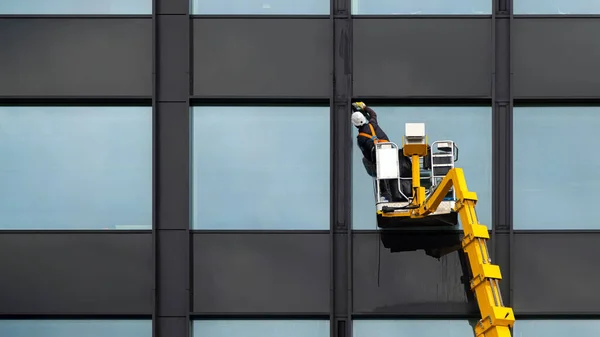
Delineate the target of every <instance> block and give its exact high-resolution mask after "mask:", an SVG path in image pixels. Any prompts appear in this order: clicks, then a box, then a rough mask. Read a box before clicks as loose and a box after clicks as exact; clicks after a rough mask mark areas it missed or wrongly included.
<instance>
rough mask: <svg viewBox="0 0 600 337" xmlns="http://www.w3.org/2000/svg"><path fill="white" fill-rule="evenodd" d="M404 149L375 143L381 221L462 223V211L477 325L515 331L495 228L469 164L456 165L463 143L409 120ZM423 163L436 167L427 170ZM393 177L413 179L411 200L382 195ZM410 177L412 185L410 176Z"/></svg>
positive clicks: (493, 332) (502, 336)
mask: <svg viewBox="0 0 600 337" xmlns="http://www.w3.org/2000/svg"><path fill="white" fill-rule="evenodd" d="M402 154H403V155H404V156H405V158H402V157H401V156H400V149H399V148H398V146H397V145H396V144H395V143H393V142H378V143H376V144H375V158H376V165H375V171H376V172H375V173H374V174H373V180H374V189H375V197H376V205H377V224H378V227H379V228H381V229H390V228H407V227H409V228H410V227H414V226H417V227H421V228H422V227H427V226H437V225H445V226H458V216H460V220H461V221H460V222H461V225H462V228H463V233H464V238H463V239H462V245H461V246H462V250H463V251H464V253H465V255H466V257H467V260H468V261H469V262H468V265H469V267H470V270H471V273H472V275H473V278H472V279H471V280H470V289H471V290H472V291H473V292H474V294H475V298H476V300H477V302H478V306H479V310H480V312H481V316H482V319H481V320H480V321H479V322H478V324H477V325H476V327H475V335H476V336H477V337H510V336H511V330H510V329H509V328H512V327H513V325H514V321H515V317H514V313H513V310H512V308H510V307H505V306H504V304H503V301H502V296H501V293H500V286H499V280H500V279H502V275H501V273H500V268H499V266H498V265H495V264H492V262H491V258H490V256H489V254H488V249H487V245H486V242H487V240H489V238H490V236H489V232H488V229H487V227H486V226H484V225H482V224H480V223H479V221H478V220H477V214H476V213H475V204H476V203H477V195H476V193H475V192H472V191H469V189H468V188H467V183H466V181H465V177H464V173H463V170H462V169H461V168H457V167H454V162H455V161H456V160H458V157H457V155H458V147H457V146H456V145H455V144H454V142H453V141H447V140H443V141H436V142H434V143H432V145H431V146H430V145H429V144H428V142H427V136H426V133H425V124H424V123H406V124H405V135H404V137H403V139H402ZM409 158H410V160H411V162H412V163H411V166H412V170H411V172H412V174H411V176H410V177H408V178H406V177H401V175H400V167H401V162H400V160H401V159H402V160H408V159H409ZM423 166H424V167H425V168H429V169H430V170H427V169H425V170H422V169H421V168H422V167H423ZM367 170H368V168H367ZM429 171H430V172H429ZM426 175H428V176H426ZM422 176H425V177H423V178H422ZM387 179H396V180H397V181H398V186H402V182H403V181H402V180H403V179H409V182H408V183H409V186H410V185H412V186H411V188H410V190H411V191H412V194H411V195H410V196H407V195H405V193H403V192H402V188H401V189H400V190H401V193H402V194H403V195H404V196H405V197H406V201H405V202H392V201H389V200H385V199H384V198H383V197H382V196H381V188H380V184H379V183H380V182H381V181H384V180H387ZM423 180H425V181H426V182H427V181H428V185H429V186H425V185H427V184H423V183H422V181H423ZM404 183H405V185H404V186H406V183H407V181H404ZM404 190H405V191H406V189H404Z"/></svg>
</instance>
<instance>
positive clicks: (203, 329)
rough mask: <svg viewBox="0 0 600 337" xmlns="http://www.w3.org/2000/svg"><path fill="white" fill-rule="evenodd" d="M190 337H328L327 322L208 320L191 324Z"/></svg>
mask: <svg viewBox="0 0 600 337" xmlns="http://www.w3.org/2000/svg"><path fill="white" fill-rule="evenodd" d="M192 331H193V332H192V337H234V336H244V337H281V336H285V337H329V334H330V332H329V321H328V320H273V321H264V320H208V321H194V322H193V323H192Z"/></svg>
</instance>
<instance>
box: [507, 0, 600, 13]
mask: <svg viewBox="0 0 600 337" xmlns="http://www.w3.org/2000/svg"><path fill="white" fill-rule="evenodd" d="M513 8H514V13H515V14H600V2H598V1H589V0H514V4H513Z"/></svg>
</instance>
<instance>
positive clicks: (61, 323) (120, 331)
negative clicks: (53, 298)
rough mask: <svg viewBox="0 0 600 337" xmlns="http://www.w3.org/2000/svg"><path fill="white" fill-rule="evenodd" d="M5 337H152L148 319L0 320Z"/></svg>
mask: <svg viewBox="0 0 600 337" xmlns="http://www.w3.org/2000/svg"><path fill="white" fill-rule="evenodd" d="M0 336H6V337H9V336H10V337H82V336H85V337H152V321H151V320H0Z"/></svg>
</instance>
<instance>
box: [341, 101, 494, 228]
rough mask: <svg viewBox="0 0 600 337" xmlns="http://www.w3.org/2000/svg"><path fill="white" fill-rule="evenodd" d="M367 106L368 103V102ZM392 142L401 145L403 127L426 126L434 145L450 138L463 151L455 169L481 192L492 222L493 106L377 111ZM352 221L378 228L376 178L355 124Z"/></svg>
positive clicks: (482, 212) (480, 211)
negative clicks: (369, 171) (369, 170)
mask: <svg viewBox="0 0 600 337" xmlns="http://www.w3.org/2000/svg"><path fill="white" fill-rule="evenodd" d="M367 104H368V102H367ZM372 108H373V109H374V110H375V112H377V116H378V119H379V124H380V125H381V128H382V129H383V130H384V131H385V132H386V133H387V135H388V136H389V138H390V141H392V142H395V143H396V144H399V146H402V137H403V136H404V123H420V122H422V123H425V130H426V132H427V137H428V139H429V143H432V142H433V141H435V140H443V139H450V140H453V141H455V142H456V145H457V146H458V149H459V156H458V161H457V162H456V163H455V165H456V167H461V168H462V169H463V171H464V173H465V178H466V180H467V185H468V187H469V190H471V191H473V192H475V193H477V196H478V199H479V200H478V201H477V206H476V209H477V216H478V218H479V222H480V223H481V224H483V225H486V226H487V227H488V228H491V222H492V153H491V151H492V125H491V117H492V110H491V108H489V107H418V106H411V107H377V106H374V107H372ZM352 129H353V130H352V135H353V137H352V141H353V144H352V165H353V166H352V167H353V168H352V210H353V214H352V222H353V226H352V227H353V228H354V229H371V230H372V229H377V221H376V211H375V196H374V193H373V180H372V178H371V177H370V176H369V175H368V174H367V172H366V170H365V167H364V166H363V163H362V153H361V152H360V150H359V148H358V146H357V145H356V136H357V131H356V128H355V127H354V126H352Z"/></svg>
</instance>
